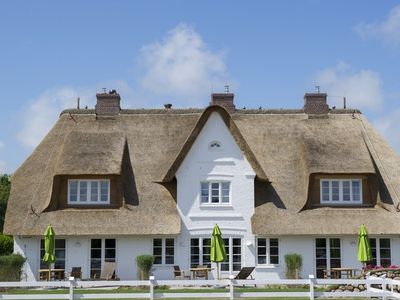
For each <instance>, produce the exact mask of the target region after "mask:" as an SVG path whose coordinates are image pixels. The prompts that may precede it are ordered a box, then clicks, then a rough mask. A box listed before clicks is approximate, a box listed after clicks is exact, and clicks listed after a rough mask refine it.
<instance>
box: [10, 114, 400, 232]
mask: <svg viewBox="0 0 400 300" xmlns="http://www.w3.org/2000/svg"><path fill="white" fill-rule="evenodd" d="M211 112H217V113H220V114H221V116H222V117H223V119H224V121H225V124H226V125H227V126H228V128H229V129H230V131H231V133H232V135H233V136H234V138H235V140H236V142H237V143H238V145H239V147H240V149H241V150H242V151H243V152H244V154H245V155H246V157H247V158H248V160H249V161H250V163H251V165H252V167H253V168H254V169H255V171H256V174H257V180H259V179H261V180H262V181H263V183H262V184H264V185H267V184H269V185H270V187H272V188H270V189H272V190H273V191H274V193H275V194H276V197H277V198H279V201H281V204H280V205H276V203H274V202H273V201H265V202H264V203H260V204H257V205H256V210H255V214H254V216H253V218H252V225H253V232H254V233H256V234H268V235H281V234H287V235H290V234H355V232H357V228H358V227H359V225H360V224H361V223H364V224H365V225H366V226H367V227H368V230H369V231H370V233H371V234H378V233H387V234H389V233H398V232H399V230H400V225H397V224H400V222H398V221H399V220H400V219H399V218H400V214H399V213H398V212H397V211H396V206H397V204H398V203H399V200H400V197H399V195H400V190H399V189H400V174H399V173H400V158H399V156H398V155H397V154H396V153H395V152H394V151H393V150H392V149H391V148H390V147H389V146H388V145H387V143H386V142H385V141H384V140H383V139H382V138H381V137H380V136H379V135H378V134H377V133H376V132H375V131H374V129H373V128H372V126H371V125H370V124H369V123H368V122H367V121H366V120H365V118H364V117H363V116H362V115H361V114H359V113H358V111H356V114H353V110H340V111H332V113H330V114H329V116H328V118H314V119H310V118H308V116H307V115H306V114H305V113H304V111H302V110H239V111H237V112H236V113H234V114H232V115H228V114H227V113H226V112H225V111H223V109H221V108H216V107H210V108H208V109H207V110H206V111H204V110H200V109H188V110H182V109H173V110H149V109H146V110H122V111H121V113H120V114H119V115H118V116H116V117H115V118H113V119H96V116H95V114H94V112H93V111H92V110H69V111H68V110H67V111H64V112H63V113H62V114H61V115H60V118H59V120H58V122H57V123H56V124H55V126H54V127H53V129H52V130H51V131H50V132H49V134H48V135H47V136H46V137H45V139H44V140H43V141H42V142H41V143H40V144H39V146H38V147H37V148H36V149H35V151H34V152H33V153H32V154H31V156H30V157H29V158H28V159H27V160H26V161H25V162H24V164H23V165H22V166H21V167H20V168H19V169H18V170H17V171H16V172H15V174H14V175H13V178H12V189H11V195H10V199H9V205H8V209H7V215H6V222H5V232H6V233H7V234H12V235H41V234H42V232H43V230H44V228H45V227H46V226H47V225H48V224H52V225H53V227H54V228H55V231H56V232H57V234H59V235H102V234H104V235H107V234H113V235H115V234H121V235H123V234H130V235H135V234H178V233H179V232H180V218H179V215H178V212H177V209H176V203H175V201H174V198H173V196H172V195H171V193H170V192H169V191H168V190H167V189H166V188H165V187H164V186H162V185H161V184H160V183H161V182H164V185H166V184H167V182H168V181H170V182H171V181H173V180H174V174H175V172H176V170H177V168H179V164H180V162H181V161H182V160H183V158H184V157H185V155H186V153H187V152H188V151H190V147H191V145H192V143H193V141H194V139H195V138H196V136H197V134H198V133H199V132H200V130H201V128H202V126H203V125H204V123H205V122H206V121H207V118H208V117H207V116H209V115H210V113H211ZM126 149H127V150H126ZM125 151H127V153H129V160H130V164H131V166H132V171H133V176H134V180H135V185H136V189H137V196H138V203H137V204H135V205H132V204H129V203H126V204H125V205H124V206H123V207H121V208H119V209H72V208H69V209H64V210H60V211H46V208H47V207H48V206H49V201H50V197H51V192H52V191H51V189H52V184H53V178H54V176H56V175H71V174H80V175H99V174H100V175H101V174H120V173H121V172H122V171H121V170H122V169H123V168H122V167H121V164H123V163H124V162H123V161H124V159H123V156H124V153H125ZM313 173H327V174H336V173H339V174H361V173H363V174H378V175H379V176H380V177H381V178H382V180H383V184H384V185H386V187H387V189H388V193H389V195H390V197H391V200H392V202H393V204H391V205H389V206H388V205H387V206H385V208H383V206H380V205H376V207H373V208H344V209H343V208H327V207H325V208H315V209H311V210H303V208H304V206H305V204H306V201H307V193H308V185H309V182H308V181H309V178H310V174H313ZM267 180H268V181H269V183H265V181H267ZM267 195H268V192H267ZM388 207H389V208H388ZM33 212H35V213H33ZM36 214H37V215H36Z"/></svg>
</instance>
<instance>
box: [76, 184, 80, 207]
mask: <svg viewBox="0 0 400 300" xmlns="http://www.w3.org/2000/svg"><path fill="white" fill-rule="evenodd" d="M76 199H77V201H76V202H81V181H80V180H78V194H77V195H76Z"/></svg>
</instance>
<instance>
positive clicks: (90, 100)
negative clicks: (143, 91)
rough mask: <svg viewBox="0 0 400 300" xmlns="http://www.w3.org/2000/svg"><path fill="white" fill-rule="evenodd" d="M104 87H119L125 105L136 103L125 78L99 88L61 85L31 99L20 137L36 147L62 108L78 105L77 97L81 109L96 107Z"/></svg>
mask: <svg viewBox="0 0 400 300" xmlns="http://www.w3.org/2000/svg"><path fill="white" fill-rule="evenodd" d="M102 87H107V88H108V89H110V90H111V89H115V90H117V92H118V93H119V94H120V95H121V97H122V100H121V107H122V108H130V107H132V106H134V105H135V101H134V99H133V91H132V89H131V88H130V87H129V85H128V84H127V82H125V81H123V80H112V81H108V82H106V83H102V84H99V85H97V86H96V87H87V88H74V87H62V88H58V89H51V90H47V91H45V92H43V93H42V94H41V95H39V96H38V97H36V98H35V99H34V100H33V101H31V103H30V105H29V106H28V107H27V109H25V110H24V111H23V112H21V118H22V123H23V126H22V128H21V130H20V131H19V132H18V134H17V138H18V140H19V141H20V142H21V143H22V144H23V145H24V146H26V147H29V148H34V147H36V146H37V144H39V142H40V141H41V140H42V139H43V138H44V136H45V135H46V134H47V132H48V131H49V130H50V128H51V127H52V126H53V125H54V124H55V122H56V121H57V119H58V117H59V115H60V113H61V111H63V110H64V109H67V108H76V106H77V98H78V97H79V98H80V107H81V108H84V107H85V106H88V107H89V108H94V106H95V104H96V93H98V92H100V91H101V88H102ZM0 142H1V141H0ZM0 145H1V144H0Z"/></svg>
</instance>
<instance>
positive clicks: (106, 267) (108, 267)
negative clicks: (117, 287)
mask: <svg viewBox="0 0 400 300" xmlns="http://www.w3.org/2000/svg"><path fill="white" fill-rule="evenodd" d="M115 267H116V263H115V262H108V261H106V262H105V263H104V264H103V268H102V269H101V273H100V277H97V274H95V275H94V279H95V280H119V278H118V277H117V275H116V274H115Z"/></svg>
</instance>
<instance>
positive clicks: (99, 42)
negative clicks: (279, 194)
mask: <svg viewBox="0 0 400 300" xmlns="http://www.w3.org/2000/svg"><path fill="white" fill-rule="evenodd" d="M0 45H1V47H0V93H1V97H0V99H1V100H0V101H1V102H0V104H1V106H0V126H1V127H0V128H1V129H2V130H0V173H13V172H14V171H15V170H16V169H17V168H18V167H19V166H20V165H21V164H22V163H23V161H24V160H25V159H26V158H27V157H28V156H29V154H30V153H31V152H32V151H33V150H34V148H35V147H36V146H37V145H38V143H39V142H40V141H41V140H42V139H43V137H44V136H45V135H46V133H47V132H48V131H49V130H50V129H51V127H52V126H53V125H54V123H55V122H56V121H57V118H58V117H59V114H60V112H61V111H62V110H63V109H65V108H74V107H76V102H77V100H76V99H77V98H78V97H79V98H80V102H81V106H82V107H84V106H88V107H89V108H93V107H94V105H95V101H96V100H95V98H96V97H95V94H96V93H98V92H101V91H102V88H106V89H107V90H111V89H116V90H117V91H118V92H119V94H120V95H121V98H122V100H121V106H122V108H142V107H149V108H160V107H163V104H164V103H172V104H173V107H206V106H207V105H208V103H209V100H210V94H211V93H212V92H223V91H224V86H225V85H229V87H230V91H231V92H233V93H234V94H235V104H236V106H237V107H239V108H241V107H247V108H258V107H260V106H261V107H263V108H301V107H302V106H303V103H304V102H303V96H304V94H305V93H306V92H314V91H315V90H316V88H315V87H316V86H320V91H321V92H326V93H328V104H329V105H330V106H331V107H332V106H336V107H337V108H340V107H342V105H343V104H342V103H343V97H346V100H347V106H348V107H352V108H358V109H360V110H361V111H362V113H363V114H364V115H365V116H366V117H367V118H368V120H369V121H370V122H371V123H372V124H373V125H374V126H375V128H376V129H377V130H378V131H379V132H380V133H381V134H382V135H383V136H384V137H385V138H386V139H387V140H388V142H389V143H390V145H391V146H392V147H393V148H394V149H395V150H396V151H397V153H400V130H399V126H398V124H397V123H398V122H399V120H400V84H398V83H399V79H400V2H399V1H390V0H386V1H378V0H376V1H361V0H359V1H355V0H354V1H352V0H335V1H333V0H331V1H322V0H321V1H319V0H299V1H294V0H292V1H288V0H279V1H278V0H276V1H264V0H263V1H255V0H254V1H239V0H238V1H224V0H221V1H215V0H212V1H208V0H202V1H186V0H185V1H184V0H182V1H177V0H160V1H155V0H147V1H144V0H143V1H139V0H137V1H127V0H126V1H122V0H112V1H111V0H109V1H94V0H86V1H77V0H75V1H74V0H70V1H42V0H37V1H19V0H12V1H11V0H0Z"/></svg>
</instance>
